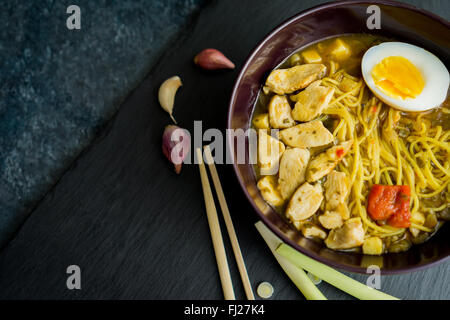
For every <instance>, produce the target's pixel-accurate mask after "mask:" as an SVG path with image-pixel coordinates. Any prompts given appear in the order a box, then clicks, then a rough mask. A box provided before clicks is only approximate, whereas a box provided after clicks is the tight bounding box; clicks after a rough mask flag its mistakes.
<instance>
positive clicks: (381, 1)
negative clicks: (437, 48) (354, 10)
mask: <svg viewBox="0 0 450 320" xmlns="http://www.w3.org/2000/svg"><path fill="white" fill-rule="evenodd" d="M355 4H366V5H385V6H392V7H398V8H404V9H409V10H411V11H415V12H417V13H420V14H422V15H424V16H427V17H429V18H431V19H433V20H436V21H437V22H439V23H441V24H443V25H445V26H446V27H447V28H450V23H449V22H448V21H447V20H445V19H444V18H442V17H440V16H438V15H436V14H434V13H432V12H429V11H427V10H425V9H421V8H417V7H415V6H413V5H410V4H406V3H402V2H397V1H392V0H375V1H367V0H366V1H360V0H356V1H355V0H342V1H335V2H331V3H324V4H320V5H317V6H314V7H311V8H309V9H305V10H303V11H300V12H299V13H297V14H296V15H294V16H292V17H290V18H288V19H286V20H284V21H283V22H282V23H280V24H279V25H278V26H276V27H275V28H274V29H273V30H272V31H270V32H269V33H268V34H267V35H266V36H265V37H264V38H263V39H262V40H260V41H259V42H258V43H257V45H256V46H255V47H254V48H253V49H252V50H251V52H250V54H249V55H248V56H247V58H246V60H245V63H244V65H243V66H242V67H241V69H240V72H239V74H238V76H237V78H236V80H235V81H234V85H233V90H232V92H231V99H230V102H229V104H228V114H227V129H231V122H232V118H231V114H232V111H233V110H234V108H233V105H234V104H235V100H236V92H237V90H238V87H239V83H240V82H241V80H242V77H243V75H244V71H245V70H247V69H248V66H249V65H250V61H251V60H252V59H253V58H254V56H255V55H256V52H257V51H258V50H259V49H260V48H261V47H262V46H263V45H264V44H265V43H266V42H267V41H268V40H269V39H271V38H272V37H273V36H274V35H275V34H276V33H277V32H279V31H280V30H281V29H283V28H285V27H286V26H287V25H289V24H291V23H292V22H293V21H295V20H298V19H300V18H302V17H304V16H307V15H310V14H312V13H315V12H318V11H322V10H326V9H330V8H336V7H341V6H347V5H355ZM233 143H234V141H232V139H231V135H228V136H227V146H228V148H230V150H232V146H233ZM233 170H234V172H235V174H236V178H237V180H238V182H239V184H240V186H241V188H242V190H243V191H244V194H245V196H246V197H247V199H248V200H249V202H250V204H251V205H252V207H253V209H254V210H255V212H256V214H257V215H258V216H259V218H260V219H261V221H263V222H264V224H265V225H266V226H267V227H268V228H269V229H270V230H271V231H272V232H274V233H275V234H276V235H277V236H278V237H279V238H281V239H282V240H283V242H285V243H287V244H289V245H290V246H291V247H293V248H294V249H296V250H297V251H300V252H301V253H303V254H305V255H306V256H308V257H310V258H312V259H314V260H316V261H319V262H321V263H324V264H325V265H328V266H332V267H334V268H337V269H341V270H346V271H350V272H354V273H362V274H366V268H363V267H353V266H349V265H346V264H342V263H339V262H335V261H333V260H331V259H328V258H325V257H322V256H319V255H317V254H315V253H313V252H311V251H309V250H307V249H305V248H303V247H301V246H299V245H298V244H297V243H296V242H294V241H293V240H291V239H289V238H287V237H286V236H285V235H284V234H283V233H282V232H280V231H279V230H278V229H277V228H274V227H273V226H272V224H271V223H270V222H269V219H268V218H267V217H266V216H265V215H264V214H262V213H261V211H260V210H259V208H258V207H257V206H256V205H255V203H254V201H253V198H252V197H251V196H250V194H249V193H248V191H247V189H246V186H245V184H244V181H243V178H242V176H241V175H240V173H239V169H238V167H237V164H236V163H235V162H234V161H233ZM449 258H450V254H447V256H445V257H443V258H440V259H438V260H435V261H430V262H426V263H423V264H421V265H418V266H411V267H403V268H398V269H395V268H394V269H384V268H381V270H380V272H381V274H384V275H388V274H390V275H393V274H401V273H407V272H415V271H419V270H423V269H426V268H429V267H432V266H435V265H437V264H440V263H443V262H445V261H447V260H449Z"/></svg>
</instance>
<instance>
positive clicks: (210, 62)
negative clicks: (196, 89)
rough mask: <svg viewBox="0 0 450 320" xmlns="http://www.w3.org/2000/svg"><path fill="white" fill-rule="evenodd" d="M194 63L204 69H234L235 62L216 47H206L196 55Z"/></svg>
mask: <svg viewBox="0 0 450 320" xmlns="http://www.w3.org/2000/svg"><path fill="white" fill-rule="evenodd" d="M194 63H195V64H196V65H198V66H200V67H201V68H203V69H207V70H216V69H234V63H233V62H231V61H230V60H229V59H228V58H227V57H225V55H224V54H223V53H222V52H220V51H219V50H216V49H205V50H203V51H201V52H200V53H198V54H197V55H196V56H195V57H194Z"/></svg>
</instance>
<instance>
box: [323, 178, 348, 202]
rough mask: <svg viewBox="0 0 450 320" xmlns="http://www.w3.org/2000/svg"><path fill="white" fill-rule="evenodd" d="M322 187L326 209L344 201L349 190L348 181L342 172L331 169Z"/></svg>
mask: <svg viewBox="0 0 450 320" xmlns="http://www.w3.org/2000/svg"><path fill="white" fill-rule="evenodd" d="M324 187H325V199H326V202H327V206H326V208H327V209H334V208H337V207H338V206H339V204H341V203H345V199H346V198H347V194H348V191H349V190H348V187H349V181H348V178H347V176H346V174H345V173H344V172H338V171H336V170H333V171H331V172H330V173H329V174H328V175H327V181H325V184H324Z"/></svg>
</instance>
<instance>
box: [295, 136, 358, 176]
mask: <svg viewBox="0 0 450 320" xmlns="http://www.w3.org/2000/svg"><path fill="white" fill-rule="evenodd" d="M288 130H289V129H288ZM352 144H353V140H348V141H344V142H341V143H340V144H338V145H336V146H334V147H331V148H329V149H328V150H326V151H325V152H322V153H320V154H319V155H317V156H316V157H315V158H314V159H312V160H311V161H310V162H309V165H308V169H307V170H306V180H307V181H308V182H314V181H317V180H319V179H320V178H322V177H324V176H325V175H327V174H328V173H330V172H331V171H332V170H333V169H334V167H336V165H337V164H338V163H339V161H341V160H342V159H343V158H344V156H345V155H346V154H347V152H348V151H349V150H350V148H351V146H352Z"/></svg>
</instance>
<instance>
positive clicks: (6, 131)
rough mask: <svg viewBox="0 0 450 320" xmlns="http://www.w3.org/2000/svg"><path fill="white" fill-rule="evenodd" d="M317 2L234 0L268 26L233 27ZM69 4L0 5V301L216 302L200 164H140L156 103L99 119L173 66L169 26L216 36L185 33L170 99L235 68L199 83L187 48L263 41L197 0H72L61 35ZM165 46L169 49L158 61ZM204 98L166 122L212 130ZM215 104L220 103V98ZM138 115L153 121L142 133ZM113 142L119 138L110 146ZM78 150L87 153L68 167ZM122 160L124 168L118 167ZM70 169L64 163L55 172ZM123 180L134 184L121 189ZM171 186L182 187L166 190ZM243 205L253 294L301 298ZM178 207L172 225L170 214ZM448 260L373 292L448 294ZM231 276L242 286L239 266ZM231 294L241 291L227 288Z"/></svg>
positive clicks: (244, 46) (224, 6) (390, 279)
mask: <svg viewBox="0 0 450 320" xmlns="http://www.w3.org/2000/svg"><path fill="white" fill-rule="evenodd" d="M246 1H250V0H246ZM230 2H231V4H230ZM322 2H325V1H322V0H318V1H315V0H302V1H298V2H296V1H294V0H293V1H282V0H279V2H278V1H262V0H254V1H253V2H251V3H250V4H249V3H248V2H246V4H245V6H247V7H248V6H252V5H253V4H254V6H255V8H254V10H253V11H251V12H250V10H249V14H251V15H254V16H255V17H258V18H259V19H254V20H258V21H267V23H265V24H264V23H259V24H251V23H250V21H243V22H239V21H232V23H242V25H243V26H246V28H244V29H245V30H247V31H248V30H252V28H258V30H260V31H261V33H262V34H265V33H266V32H268V31H269V30H270V29H272V28H273V26H274V25H276V24H278V23H279V22H281V21H282V20H284V19H286V18H288V17H289V16H292V15H293V14H295V13H297V12H299V11H300V10H303V9H305V8H308V7H311V6H313V5H316V4H318V3H322ZM404 2H408V3H412V4H414V5H416V6H419V7H422V8H424V9H427V10H430V11H432V12H434V13H436V14H439V15H441V16H443V17H444V18H446V19H448V18H449V16H450V11H449V10H448V6H449V4H450V3H449V2H448V1H447V0H432V1H420V0H405V1H404ZM70 4H73V2H68V1H39V2H38V1H31V0H30V1H12V0H8V1H2V2H1V3H0V39H1V40H0V77H1V78H0V240H3V242H2V244H5V243H6V242H7V240H8V239H10V238H14V239H13V240H12V241H11V242H9V243H8V245H7V246H6V247H5V248H4V249H3V250H1V252H0V253H1V255H0V271H1V272H0V298H1V297H3V298H5V297H6V298H34V299H36V298H38V299H46V298H47V299H48V298H55V299H62V298H69V299H74V298H84V299H89V298H92V299H115V298H123V299H133V298H138V299H148V298H151V299H152V298H153V299H155V298H157V299H165V298H169V299H170V298H171V299H179V298H185V299H192V298H194V299H195V298H197V299H221V298H222V293H221V290H220V287H219V279H218V275H217V268H216V265H215V261H214V256H213V251H212V248H211V247H210V246H211V242H210V236H209V231H208V228H207V224H206V219H205V217H204V205H203V197H202V195H201V187H200V182H199V178H198V170H197V168H196V167H194V166H186V168H184V169H183V175H181V176H179V177H176V175H175V174H173V172H172V168H169V166H168V164H167V162H166V161H165V160H164V159H163V156H162V155H161V154H159V153H158V154H157V155H156V156H154V158H158V157H159V158H158V161H154V162H149V161H147V160H148V159H149V153H151V152H150V151H147V152H143V151H142V149H143V148H144V145H145V148H146V147H147V145H148V144H150V145H149V146H153V147H154V149H151V150H156V145H157V149H158V151H159V150H160V149H159V148H160V134H161V132H162V130H159V127H158V125H160V126H161V128H162V126H163V125H164V124H165V123H167V121H168V117H167V115H166V114H165V113H164V112H163V111H162V110H160V109H158V112H154V113H153V111H152V109H151V108H150V107H149V108H148V109H145V108H141V106H140V105H139V103H140V102H141V101H138V100H139V99H136V96H134V97H135V99H133V95H132V96H131V97H130V99H127V103H126V104H124V105H122V106H123V108H120V110H119V112H118V113H117V115H118V117H117V118H118V119H119V120H120V121H118V120H117V119H116V120H115V121H114V120H113V121H110V122H108V121H107V120H108V119H110V118H111V116H113V115H114V114H115V113H116V111H118V108H119V106H120V105H121V102H122V101H124V99H125V98H126V97H127V96H128V95H129V93H130V92H131V91H132V90H133V89H134V88H136V87H137V86H138V84H140V83H141V81H142V79H144V78H145V76H146V75H147V74H150V75H151V76H150V77H148V78H147V80H146V82H143V83H142V85H141V89H142V87H143V88H144V89H145V88H151V85H150V84H151V83H152V82H153V81H155V83H160V81H162V80H163V77H165V76H167V75H173V71H174V70H172V69H171V68H170V67H167V60H168V59H169V58H170V57H175V56H178V57H179V56H180V55H177V54H175V53H174V51H176V50H177V49H178V48H179V47H177V46H175V45H174V44H175V39H177V38H178V37H179V36H180V34H181V36H182V35H183V34H184V35H186V32H190V31H193V32H195V31H196V30H197V31H198V29H199V28H205V27H208V26H210V25H211V22H212V21H211V20H214V24H216V25H220V26H221V28H220V30H221V32H223V33H224V34H223V35H221V36H222V38H221V37H217V38H216V39H207V40H205V39H203V40H202V39H192V40H194V41H193V44H192V46H191V47H190V49H192V52H191V51H189V52H183V56H185V60H183V61H179V62H180V64H182V65H183V66H184V67H183V68H184V69H183V70H181V71H183V72H185V73H186V74H188V73H189V74H190V75H191V76H192V77H191V78H189V79H190V80H191V81H186V84H185V86H184V87H183V90H180V95H179V96H178V97H179V101H182V99H183V98H184V99H185V100H187V98H189V97H190V95H193V94H196V92H197V91H195V90H192V89H193V87H194V86H196V85H197V83H195V80H196V79H197V80H199V78H200V75H201V79H200V80H201V81H199V83H203V84H204V85H205V82H207V81H215V84H217V82H222V81H228V82H229V83H232V78H233V77H235V75H236V74H237V71H238V70H235V71H234V74H233V72H224V73H221V74H215V75H214V76H213V75H209V77H208V78H206V77H205V75H204V74H200V72H199V71H198V70H197V69H195V68H193V66H191V65H189V66H188V63H189V62H190V61H191V59H192V55H193V54H194V53H195V51H196V50H199V49H201V48H204V44H205V43H206V42H208V45H211V46H216V47H218V48H219V46H221V45H223V44H222V42H221V41H222V40H223V39H224V38H226V39H228V42H227V43H231V44H232V45H233V46H239V45H241V46H239V47H238V48H239V50H240V51H242V52H245V53H246V52H248V51H249V50H250V47H253V46H254V44H256V43H257V42H258V41H259V40H260V39H253V38H249V37H247V35H246V34H245V33H241V34H236V35H233V37H230V36H229V35H228V36H226V35H225V34H226V23H228V21H229V19H228V20H226V18H225V15H224V14H223V13H224V11H227V12H228V16H227V17H229V16H231V15H232V14H231V13H230V12H234V11H233V10H239V6H240V4H241V3H240V2H239V0H236V1H222V2H219V1H214V2H213V5H209V6H206V4H207V1H175V0H168V1H162V0H156V1H142V0H140V1H139V0H138V1H104V0H96V1H92V0H91V1H87V0H85V1H82V0H80V1H77V2H76V4H78V5H79V6H80V7H81V8H82V30H81V32H78V31H68V30H67V28H66V26H65V20H66V18H67V16H68V15H67V14H66V13H65V12H66V8H67V6H68V5H70ZM204 6H205V7H206V8H203V7H204ZM445 8H447V10H445ZM267 12H281V13H280V14H279V15H276V16H277V21H272V20H267V19H266V20H264V17H266V16H272V17H273V16H274V15H275V14H273V15H270V14H268V13H267ZM197 17H199V19H197ZM192 25H194V27H193V28H184V26H192ZM186 30H188V31H186ZM184 38H185V39H186V38H187V37H184ZM244 40H245V41H244ZM182 42H183V41H181V43H182ZM244 42H245V43H244ZM200 44H201V47H200ZM169 47H171V48H172V50H171V51H169V54H168V55H166V56H165V57H164V59H161V60H158V57H161V55H162V54H164V52H166V50H165V49H167V48H169ZM234 48H236V47H234ZM220 49H222V48H220ZM242 52H241V53H242ZM231 58H232V60H234V58H235V57H231ZM183 59H184V58H183ZM158 62H161V63H158ZM235 62H240V63H242V61H235ZM164 66H166V68H164ZM237 66H238V68H239V67H240V66H241V64H238V65H237ZM188 71H189V72H188ZM181 75H182V76H183V74H181ZM206 79H208V80H206ZM205 88H207V86H205ZM229 91H231V87H229V86H227V87H225V88H224V92H223V94H222V96H223V97H225V96H226V97H228V96H229ZM139 96H145V97H148V99H149V105H150V104H152V105H153V106H152V107H154V108H159V107H156V106H154V105H155V104H156V99H154V100H151V99H152V97H153V96H154V94H153V92H146V91H145V94H143V93H142V91H141V92H140V95H139ZM213 102H214V101H212V100H210V101H206V103H205V104H204V105H198V106H197V108H195V109H192V110H189V109H183V108H178V109H177V112H176V115H177V118H178V120H183V116H184V119H189V121H190V120H191V119H214V120H211V121H212V122H209V124H211V125H214V127H217V124H218V123H219V121H221V119H224V118H225V117H222V116H221V117H216V118H214V117H212V116H211V114H213V113H218V114H220V115H221V114H224V113H225V109H223V110H214V109H212V108H210V106H213V105H214V103H213ZM220 104H221V105H226V101H225V99H222V101H221V102H220ZM125 107H129V108H130V109H125V110H124V108H125ZM127 111H128V112H127ZM131 111H138V112H139V113H138V115H143V116H144V117H151V118H152V119H148V118H145V120H142V121H136V124H138V125H140V126H141V127H138V128H133V127H132V126H131V125H129V123H130V122H126V121H124V120H126V119H128V118H127V115H129V113H131ZM190 112H191V113H192V115H190V114H188V113H190ZM129 118H131V119H132V118H133V117H132V116H129ZM150 120H151V121H150ZM164 121H165V122H164ZM106 122H108V127H107V128H106V129H107V130H102V132H103V134H102V135H101V137H100V138H102V137H104V139H103V140H101V139H100V140H101V141H100V143H99V144H98V145H95V144H94V145H93V144H90V142H91V141H92V139H93V138H94V137H95V136H97V133H98V132H99V131H100V130H101V129H102V128H104V127H103V126H104V125H105V123H106ZM190 122H191V121H190ZM190 122H189V123H190ZM222 122H223V121H222ZM222 122H220V123H222ZM149 123H152V124H157V125H156V127H155V126H154V127H152V128H150V127H149ZM184 123H185V124H186V123H187V122H184ZM133 125H134V126H136V125H135V124H134V122H133ZM130 127H131V129H130ZM121 128H126V129H129V132H123V131H124V130H120V129H121ZM108 129H109V130H108ZM105 131H106V133H105ZM125 131H126V130H125ZM122 132H123V134H122ZM142 133H144V134H142ZM119 137H125V138H123V139H126V138H128V137H130V139H136V143H134V144H133V143H132V140H130V141H131V142H130V143H129V144H126V143H125V142H124V141H122V140H121V139H120V138H119ZM114 139H117V140H121V141H120V142H121V143H120V144H116V143H115V140H114ZM89 145H90V146H92V145H93V147H92V148H90V147H87V146H89ZM117 145H119V146H126V147H129V149H122V150H120V152H118V153H120V155H121V156H122V157H116V158H113V157H111V158H107V157H101V158H100V157H97V158H96V155H98V154H99V152H93V150H94V151H98V150H107V151H109V150H113V151H114V150H115V149H114V148H116V147H117ZM105 146H106V147H105ZM86 147H87V148H86ZM86 149H88V152H86V153H84V155H82V156H80V157H78V158H79V160H77V161H75V162H73V159H75V158H77V156H78V155H79V154H80V152H81V151H82V150H86ZM118 151H119V150H118ZM128 151H129V152H128ZM133 152H134V153H133ZM100 154H103V153H101V152H100ZM105 154H109V153H105ZM136 155H138V156H136ZM152 157H153V155H152ZM80 158H81V159H80ZM105 158H107V161H104V160H103V159H105ZM92 159H93V160H95V163H97V167H94V166H93V163H94V161H92V162H90V160H92ZM131 160H132V161H131ZM160 160H161V161H160ZM126 161H128V165H129V164H130V163H131V164H133V165H134V166H129V167H127V168H126V169H127V170H125V169H124V170H122V171H120V170H116V169H117V168H118V167H120V165H119V164H120V163H122V162H125V163H127V162H126ZM99 163H101V165H99ZM144 164H145V165H144ZM69 166H70V167H71V170H67V171H66V169H68V168H69ZM96 168H101V169H98V170H97V169H96ZM89 169H91V171H89ZM92 170H94V171H95V170H97V171H96V172H95V173H93V172H92ZM169 170H170V171H169ZM223 170H226V169H223ZM64 172H66V173H65V175H64V176H63V177H62V178H61V176H62V174H63V173H64ZM80 172H81V173H84V174H85V175H84V176H83V175H80ZM87 172H89V174H86V173H87ZM169 172H170V174H169ZM221 172H223V171H221ZM155 174H158V176H157V177H155ZM152 178H157V180H158V181H157V183H155V184H148V183H147V182H148V181H151V179H152ZM59 179H60V180H59ZM98 179H100V180H98ZM58 180H59V181H58ZM74 181H75V182H74ZM98 181H100V183H99V182H98ZM56 182H59V183H58V184H57V186H56V187H55V188H53V190H52V191H51V192H48V191H49V189H50V187H51V186H52V185H54V184H55V183H56ZM118 182H121V183H118ZM112 183H117V185H114V184H112ZM132 183H136V186H139V187H140V188H129V185H131V184H132ZM180 183H182V184H183V185H189V188H190V189H189V190H186V189H181V188H174V186H175V185H177V186H179V185H178V184H180ZM94 185H95V188H94ZM73 186H76V187H75V188H73ZM102 187H103V189H102ZM226 187H227V186H225V193H226V194H227V195H230V193H231V194H232V195H233V197H227V199H228V200H230V199H233V200H234V201H229V202H230V203H229V205H230V206H233V204H234V202H236V201H239V198H242V197H243V196H242V194H241V193H240V192H237V193H236V194H233V191H234V190H230V189H229V188H228V189H227V188H226ZM83 189H85V190H83ZM102 191H103V192H102ZM86 194H88V196H86ZM45 195H46V197H44V196H45ZM80 195H82V196H80ZM124 195H126V197H125V196H124ZM146 195H148V197H147V196H146ZM43 197H44V198H43ZM42 198H43V200H42V201H41V203H40V205H39V206H38V208H37V209H36V210H35V211H34V212H33V214H32V215H30V217H29V219H28V220H27V221H26V223H25V224H23V227H22V228H21V230H20V232H19V233H17V235H16V236H15V237H12V236H13V235H15V234H14V233H15V232H16V230H17V229H18V227H19V226H21V225H22V222H23V221H24V220H25V219H26V218H27V216H28V213H29V212H30V211H31V210H33V208H34V206H35V204H36V203H37V201H39V200H40V199H42ZM78 198H79V199H82V200H83V201H85V203H80V204H78V203H77V204H75V205H74V203H73V199H78ZM135 199H139V200H140V201H142V202H140V201H133V200H135ZM152 199H155V202H156V203H157V205H155V204H154V203H152ZM156 199H157V200H158V201H156ZM174 199H176V200H174ZM113 209H114V210H113ZM231 209H235V208H231ZM247 213H248V212H239V211H237V210H232V215H234V217H236V215H238V217H239V218H240V220H239V222H240V223H239V224H236V228H237V232H238V235H239V239H240V244H241V248H242V250H243V253H244V255H245V259H246V264H247V268H248V270H249V275H250V277H251V281H252V283H253V284H254V289H255V288H256V285H257V284H258V283H259V282H261V281H269V282H271V283H272V284H273V285H274V288H275V290H276V291H275V295H274V297H273V299H299V298H302V296H301V295H300V294H299V292H298V290H297V288H296V287H295V286H294V285H293V284H292V282H291V281H290V280H289V279H288V278H287V276H286V275H285V274H284V273H283V272H281V271H280V269H279V266H278V265H277V264H276V261H275V259H273V257H272V255H271V254H270V252H268V250H267V247H266V246H265V244H264V243H263V241H262V240H261V239H260V237H259V236H258V235H257V233H256V231H255V230H254V227H253V225H252V219H254V216H251V215H249V214H247ZM177 215H180V218H179V219H180V221H181V222H182V223H177V221H178V220H174V219H172V217H174V216H175V217H178V216H177ZM183 219H184V220H183ZM187 221H189V222H190V223H189V224H188V223H186V222H187ZM183 223H186V224H185V225H184V224H183ZM160 226H164V228H161V227H160ZM223 230H224V229H223ZM174 234H175V235H176V236H173V235H174ZM169 249H170V250H169ZM228 249H229V248H228ZM230 260H232V259H230ZM73 263H79V264H80V265H81V266H82V267H83V274H84V276H83V279H84V280H83V281H84V282H83V283H84V284H86V286H84V287H83V290H82V291H79V292H73V291H69V290H67V288H66V287H65V281H66V273H65V268H66V267H67V265H69V264H73ZM448 266H449V264H448V262H447V263H442V264H440V265H438V266H436V267H433V268H428V269H426V270H422V271H418V272H414V273H410V274H404V275H396V276H386V277H383V291H384V292H387V293H389V294H392V295H394V296H398V297H402V298H406V299H408V298H409V299H448V297H449V296H450V292H449V287H448V283H449V282H448V275H449V273H448ZM234 269H235V268H234ZM346 274H348V275H349V276H351V277H352V278H354V279H356V280H358V281H361V282H364V281H365V279H366V276H365V275H357V274H349V273H346ZM232 277H233V279H234V281H235V282H237V283H239V278H238V276H237V274H236V270H234V274H233V275H232ZM236 289H239V287H237V288H236ZM320 290H321V291H322V292H323V293H324V294H325V295H326V296H327V297H328V298H329V299H348V298H351V297H349V296H348V295H346V294H345V293H343V292H342V291H339V290H337V289H336V288H334V287H332V286H331V285H329V284H327V283H324V282H322V284H320ZM242 296H243V295H242V290H241V294H240V295H238V297H242Z"/></svg>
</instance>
